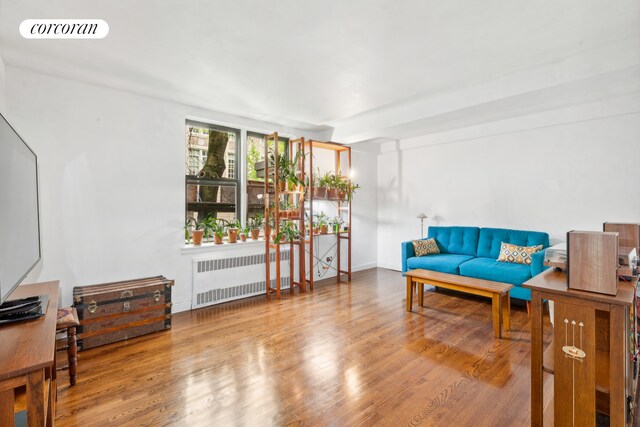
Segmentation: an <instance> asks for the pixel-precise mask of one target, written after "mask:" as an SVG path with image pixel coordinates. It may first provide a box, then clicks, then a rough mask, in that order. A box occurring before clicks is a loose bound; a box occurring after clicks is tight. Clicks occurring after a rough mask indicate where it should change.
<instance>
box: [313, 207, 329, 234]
mask: <svg viewBox="0 0 640 427" xmlns="http://www.w3.org/2000/svg"><path fill="white" fill-rule="evenodd" d="M314 216H315V224H316V226H317V227H319V228H320V234H327V233H328V231H329V217H328V216H327V214H326V213H324V212H319V213H316V214H314Z"/></svg>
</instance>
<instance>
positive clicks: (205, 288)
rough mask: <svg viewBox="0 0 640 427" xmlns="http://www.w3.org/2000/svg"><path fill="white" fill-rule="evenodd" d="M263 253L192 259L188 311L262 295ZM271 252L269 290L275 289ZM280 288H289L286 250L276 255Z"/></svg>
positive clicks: (218, 255)
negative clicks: (279, 274)
mask: <svg viewBox="0 0 640 427" xmlns="http://www.w3.org/2000/svg"><path fill="white" fill-rule="evenodd" d="M264 258H265V255H264V251H261V253H258V252H255V253H252V254H243V255H236V254H233V255H232V254H229V253H226V254H225V253H220V254H211V255H209V256H208V257H207V258H198V259H194V260H193V297H192V300H191V301H192V303H191V308H199V307H205V306H207V305H212V304H219V303H222V302H227V301H233V300H236V299H241V298H246V297H251V296H254V295H260V294H264V293H265V291H266V287H265V283H266V282H265V270H264V267H265V263H264ZM275 260H276V256H275V253H271V277H272V279H271V287H272V288H275V280H274V279H273V276H274V275H275ZM280 260H281V263H280V270H281V276H282V277H281V279H280V286H281V289H289V286H290V278H289V251H288V250H284V249H282V250H281V252H280Z"/></svg>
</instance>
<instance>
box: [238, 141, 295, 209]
mask: <svg viewBox="0 0 640 427" xmlns="http://www.w3.org/2000/svg"><path fill="white" fill-rule="evenodd" d="M265 138H266V135H264V134H261V133H256V132H247V215H248V216H249V217H252V216H253V215H255V214H257V213H261V212H262V211H263V210H264V202H263V201H262V199H260V198H259V197H258V196H259V195H262V193H264V184H263V183H264V178H263V177H261V176H258V172H256V168H255V164H256V163H258V162H260V161H263V160H264V141H265ZM278 140H279V144H278V153H287V147H288V146H289V139H287V138H282V137H279V138H278Z"/></svg>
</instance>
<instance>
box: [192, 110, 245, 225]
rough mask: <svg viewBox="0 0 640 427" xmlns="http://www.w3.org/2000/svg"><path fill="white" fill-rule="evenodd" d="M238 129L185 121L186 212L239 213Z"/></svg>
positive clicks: (220, 215)
mask: <svg viewBox="0 0 640 427" xmlns="http://www.w3.org/2000/svg"><path fill="white" fill-rule="evenodd" d="M239 148H240V130H239V129H231V128H226V127H222V126H215V125H210V124H206V123H199V122H193V121H187V122H186V126H185V158H186V160H187V161H186V165H185V185H186V216H187V218H195V219H196V220H198V221H201V220H202V219H204V218H205V217H206V216H207V215H209V214H210V215H211V216H213V217H215V218H223V219H234V218H238V217H239V216H240V181H239V180H238V176H239V173H238V170H237V168H238V164H237V162H236V161H235V159H236V158H237V156H238V155H239Z"/></svg>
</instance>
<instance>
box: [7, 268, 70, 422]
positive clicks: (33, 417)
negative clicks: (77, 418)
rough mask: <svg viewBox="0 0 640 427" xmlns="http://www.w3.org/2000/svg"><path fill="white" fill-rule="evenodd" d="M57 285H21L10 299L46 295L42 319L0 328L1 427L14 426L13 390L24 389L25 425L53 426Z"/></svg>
mask: <svg viewBox="0 0 640 427" xmlns="http://www.w3.org/2000/svg"><path fill="white" fill-rule="evenodd" d="M58 292H59V284H58V282H57V281H55V282H46V283H38V284H34V285H21V286H18V287H17V288H16V290H15V291H14V292H13V293H12V294H11V298H16V299H17V298H26V297H30V296H36V295H48V296H49V305H48V307H47V312H46V314H45V315H44V316H42V317H40V318H38V319H35V320H27V321H24V322H18V323H13V324H7V325H3V326H0V343H2V345H0V361H2V363H0V426H3V427H4V426H13V425H14V405H15V396H16V389H20V388H22V387H25V386H26V410H27V425H28V426H29V427H35V426H44V425H47V426H52V425H53V421H54V419H55V399H56V366H55V352H56V348H55V347H56V317H57V311H58Z"/></svg>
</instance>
